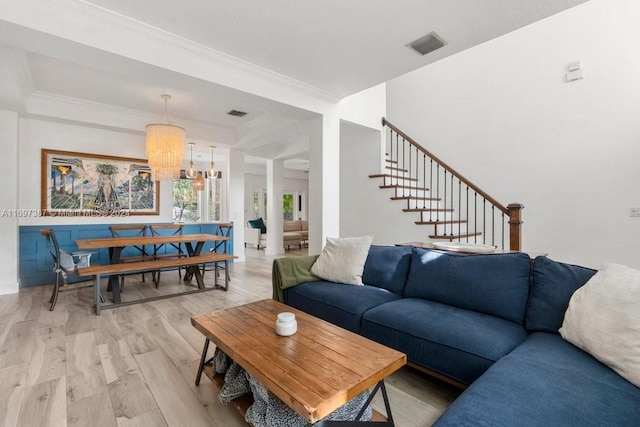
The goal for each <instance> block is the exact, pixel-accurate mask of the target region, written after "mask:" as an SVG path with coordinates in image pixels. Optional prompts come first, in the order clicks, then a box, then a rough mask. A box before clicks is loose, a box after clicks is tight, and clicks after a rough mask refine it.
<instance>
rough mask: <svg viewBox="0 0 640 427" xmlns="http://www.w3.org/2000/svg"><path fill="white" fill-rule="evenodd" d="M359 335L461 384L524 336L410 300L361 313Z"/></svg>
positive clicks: (514, 327)
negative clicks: (392, 349)
mask: <svg viewBox="0 0 640 427" xmlns="http://www.w3.org/2000/svg"><path fill="white" fill-rule="evenodd" d="M361 333H362V335H364V336H365V337H368V338H370V339H372V340H374V341H378V342H380V343H382V344H385V345H387V346H389V347H392V348H395V349H397V350H399V351H402V352H404V353H406V354H407V358H408V360H409V361H411V362H414V363H417V364H418V365H421V366H424V367H426V368H428V369H431V370H434V371H436V372H440V373H442V374H444V375H447V376H449V377H451V378H454V379H456V380H458V381H461V382H463V383H466V384H469V383H471V382H472V381H475V379H476V378H478V377H479V376H480V375H482V373H483V372H485V371H486V370H487V369H488V368H489V366H491V365H492V364H493V363H494V362H495V361H496V360H498V359H500V358H501V357H503V356H504V355H505V354H507V353H509V352H510V351H511V350H512V349H513V348H514V347H515V346H517V345H518V344H519V343H521V342H522V341H523V340H524V339H525V338H526V336H527V332H526V331H525V329H524V328H523V327H522V326H521V325H519V324H517V323H515V322H510V321H508V320H504V319H500V318H498V317H495V316H490V315H487V314H482V313H476V312H474V311H469V310H464V309H461V308H456V307H452V306H450V305H446V304H440V303H437V302H434V301H427V300H423V299H416V298H402V299H400V300H397V301H393V302H389V303H386V304H382V305H379V306H377V307H374V308H372V309H370V310H369V311H367V312H366V313H364V317H363V319H362V332H361Z"/></svg>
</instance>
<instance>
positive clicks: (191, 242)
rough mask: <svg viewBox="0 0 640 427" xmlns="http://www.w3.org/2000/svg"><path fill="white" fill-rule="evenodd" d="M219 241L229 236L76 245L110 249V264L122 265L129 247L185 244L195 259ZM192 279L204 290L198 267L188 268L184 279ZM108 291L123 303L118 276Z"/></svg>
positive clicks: (109, 240)
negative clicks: (205, 248) (206, 244)
mask: <svg viewBox="0 0 640 427" xmlns="http://www.w3.org/2000/svg"><path fill="white" fill-rule="evenodd" d="M219 240H229V237H227V236H220V235H216V234H181V235H167V236H130V237H104V238H91V239H78V240H76V245H77V246H78V249H81V250H88V249H89V250H90V249H103V248H107V249H109V263H110V264H118V263H120V255H121V254H122V250H123V249H124V248H126V247H127V246H142V245H160V244H163V243H165V244H167V243H175V244H177V243H183V244H184V245H185V248H186V249H187V256H189V257H193V256H197V255H200V252H201V251H202V248H203V247H204V244H205V243H206V242H213V241H219ZM192 278H195V279H196V282H197V284H198V288H201V289H204V281H203V279H202V273H201V272H200V269H199V268H198V266H197V265H192V266H189V267H187V271H186V273H185V276H184V279H185V281H191V279H192ZM107 290H110V291H111V292H112V293H113V302H114V304H119V303H120V302H121V297H120V284H119V283H118V276H117V275H111V276H109V286H108V288H107Z"/></svg>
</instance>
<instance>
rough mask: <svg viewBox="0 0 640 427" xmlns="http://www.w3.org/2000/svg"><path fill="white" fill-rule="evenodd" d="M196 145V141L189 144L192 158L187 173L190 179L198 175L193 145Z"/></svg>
mask: <svg viewBox="0 0 640 427" xmlns="http://www.w3.org/2000/svg"><path fill="white" fill-rule="evenodd" d="M194 145H196V144H195V142H190V143H189V146H190V147H191V160H190V161H189V170H188V171H187V173H186V174H185V175H186V176H187V178H189V179H193V178H195V177H196V170H195V169H194V167H193V146H194Z"/></svg>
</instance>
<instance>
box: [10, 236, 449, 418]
mask: <svg viewBox="0 0 640 427" xmlns="http://www.w3.org/2000/svg"><path fill="white" fill-rule="evenodd" d="M246 255H247V261H246V262H244V263H236V264H235V265H233V266H232V267H231V268H230V272H231V283H230V289H229V291H228V292H223V291H219V290H215V291H210V292H204V293H200V294H193V295H187V296H181V297H174V298H170V299H164V300H159V301H154V302H148V303H144V304H135V305H131V306H125V307H119V308H116V309H111V310H106V311H103V312H102V314H101V315H100V316H96V315H95V314H94V313H93V311H92V307H91V301H92V294H91V289H90V288H85V289H80V290H77V291H69V292H64V293H61V294H60V296H59V298H58V304H57V306H56V308H55V310H54V311H53V312H51V311H49V303H48V301H49V297H50V294H51V286H40V287H36V288H26V289H23V290H21V291H20V293H18V294H16V295H5V296H0V425H2V426H29V427H32V426H83V427H84V426H122V427H125V426H126V427H133V426H145V427H147V426H200V425H203V426H220V427H226V426H231V427H233V426H244V425H246V424H245V423H244V421H243V419H242V417H241V416H240V415H239V414H238V413H237V412H236V411H235V410H234V409H233V408H231V407H230V406H222V405H219V404H218V403H217V402H216V399H215V396H216V393H215V391H214V388H213V385H212V384H211V383H210V382H209V380H208V379H206V378H204V377H203V380H202V382H201V383H200V386H199V387H196V386H195V384H194V380H195V373H196V370H197V366H198V362H199V357H200V351H201V349H202V345H203V342H204V339H203V336H202V335H201V334H200V333H199V332H198V331H196V329H195V328H193V327H192V326H191V324H190V318H191V316H194V315H198V314H202V313H206V312H209V311H213V310H218V309H221V308H226V307H231V306H235V305H239V304H244V303H247V302H251V301H255V300H259V299H264V298H270V297H271V265H272V262H273V257H269V256H267V255H265V253H264V251H262V250H260V251H257V250H256V249H254V248H248V249H247V250H246ZM286 255H287V256H297V255H306V251H305V250H302V251H298V250H291V251H287V254H286ZM221 278H222V277H221ZM149 279H150V275H149V276H148V278H147V282H146V283H142V282H141V279H140V275H136V276H129V277H127V278H126V285H125V290H124V292H125V293H124V294H123V299H125V300H126V299H135V298H138V297H140V296H142V295H146V296H149V295H155V294H158V293H164V292H175V291H176V290H177V289H179V288H184V285H182V284H181V282H180V280H179V278H178V274H177V272H163V274H162V282H161V285H160V288H159V289H157V290H156V289H154V288H153V286H152V282H151V280H149ZM212 282H213V272H207V273H206V274H205V283H206V284H208V285H209V284H212ZM386 383H387V389H388V392H389V398H390V401H391V407H392V409H393V414H394V419H395V421H396V425H398V426H400V427H403V426H429V425H431V424H432V423H433V421H434V420H435V419H436V418H437V417H438V416H439V415H440V414H441V413H442V411H444V409H445V408H446V407H447V406H448V405H449V404H450V403H451V402H452V401H453V400H454V399H455V398H456V397H457V395H458V394H459V393H460V391H459V390H457V389H455V388H453V387H451V386H449V385H447V384H444V383H442V382H440V381H438V380H436V379H432V378H431V377H428V376H426V375H424V374H422V373H420V372H417V371H415V370H412V369H410V368H403V369H402V370H400V371H399V372H396V373H395V374H393V375H392V376H391V377H389V378H388V379H387V381H386ZM374 406H375V407H376V408H377V409H378V410H380V411H381V412H383V408H384V406H383V404H382V401H381V399H380V398H379V396H378V397H377V399H376V400H375V401H374Z"/></svg>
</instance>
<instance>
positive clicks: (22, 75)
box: [0, 46, 36, 99]
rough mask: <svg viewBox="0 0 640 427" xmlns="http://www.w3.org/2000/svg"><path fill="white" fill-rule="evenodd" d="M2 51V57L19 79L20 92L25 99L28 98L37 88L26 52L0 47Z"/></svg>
mask: <svg viewBox="0 0 640 427" xmlns="http://www.w3.org/2000/svg"><path fill="white" fill-rule="evenodd" d="M0 49H2V57H4V58H6V60H7V63H9V64H10V66H11V68H12V69H13V71H14V72H15V74H16V76H17V78H18V84H19V86H20V92H21V93H22V95H23V96H24V98H25V99H26V98H28V97H29V96H30V95H31V94H32V93H33V92H35V90H36V88H35V85H34V83H33V77H32V76H31V67H30V66H29V59H28V58H27V54H26V52H25V51H23V50H21V49H17V48H14V47H11V46H0Z"/></svg>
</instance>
